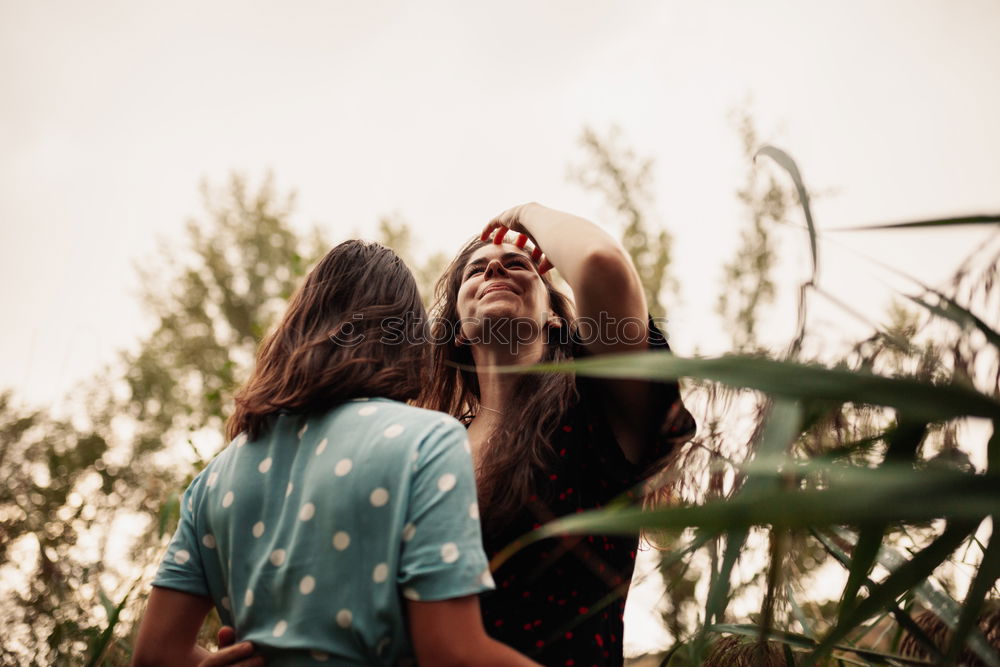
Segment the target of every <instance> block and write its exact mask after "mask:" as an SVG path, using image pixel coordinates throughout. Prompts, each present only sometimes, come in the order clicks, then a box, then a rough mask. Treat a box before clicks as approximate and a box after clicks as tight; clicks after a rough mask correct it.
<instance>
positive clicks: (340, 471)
mask: <svg viewBox="0 0 1000 667" xmlns="http://www.w3.org/2000/svg"><path fill="white" fill-rule="evenodd" d="M353 467H354V463H353V462H352V461H351V459H340V460H339V461H337V465H335V466H334V467H333V474H334V475H336V476H337V477H343V476H344V475H346V474H347V473H349V472H351V468H353Z"/></svg>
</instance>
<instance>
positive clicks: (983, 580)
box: [944, 516, 1000, 664]
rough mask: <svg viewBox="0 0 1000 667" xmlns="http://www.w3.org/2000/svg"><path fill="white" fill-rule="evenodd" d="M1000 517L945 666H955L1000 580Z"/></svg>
mask: <svg viewBox="0 0 1000 667" xmlns="http://www.w3.org/2000/svg"><path fill="white" fill-rule="evenodd" d="M998 519H1000V516H994V517H993V535H991V536H990V544H989V546H988V547H986V551H985V552H983V561H982V563H980V564H979V570H978V571H977V572H976V576H975V578H974V579H973V580H972V585H971V586H969V593H968V595H966V596H965V603H964V604H963V605H962V614H961V616H959V617H958V625H957V626H956V627H955V636H954V637H953V638H952V640H951V644H950V645H949V646H948V652H947V653H946V654H945V659H944V662H945V664H953V663H955V662H957V661H958V655H959V653H961V652H962V647H963V646H965V641H966V639H967V638H968V636H969V633H970V632H971V631H972V629H973V628H974V627H976V626H977V625H978V622H979V612H980V610H982V608H983V600H984V599H985V598H986V595H987V594H988V593H989V592H990V589H991V588H993V583H994V582H995V581H996V580H997V579H998V578H1000V530H998V525H997V520H998Z"/></svg>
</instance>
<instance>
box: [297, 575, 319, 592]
mask: <svg viewBox="0 0 1000 667" xmlns="http://www.w3.org/2000/svg"><path fill="white" fill-rule="evenodd" d="M315 589H316V578H315V577H312V576H310V575H308V574H307V575H306V576H304V577H302V581H300V582H299V592H300V593H302V594H303V595H309V594H310V593H312V592H313V590H315Z"/></svg>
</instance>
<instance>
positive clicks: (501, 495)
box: [418, 239, 578, 528]
mask: <svg viewBox="0 0 1000 667" xmlns="http://www.w3.org/2000/svg"><path fill="white" fill-rule="evenodd" d="M484 245H487V244H486V243H484V242H483V241H480V240H479V239H474V240H472V241H470V242H468V243H467V244H466V245H465V246H464V247H463V248H462V250H461V251H460V252H459V253H458V256H456V257H455V259H454V260H452V262H451V264H450V265H449V266H448V268H447V269H445V272H444V274H443V275H442V276H441V278H440V279H439V280H438V283H437V286H436V288H435V303H434V306H433V308H432V309H431V312H432V313H433V315H434V331H433V332H432V334H431V339H432V341H433V345H432V346H431V350H432V351H431V357H432V360H433V361H432V378H431V381H430V382H429V383H428V384H427V386H426V387H425V389H424V391H423V392H422V393H421V396H420V398H419V399H418V402H419V403H420V404H421V405H422V406H424V407H427V408H430V409H433V410H439V411H441V412H447V413H448V414H450V415H452V416H454V417H457V418H459V419H462V420H463V421H468V420H469V419H471V418H472V417H474V416H475V414H476V413H477V412H478V410H479V381H478V378H477V377H476V372H475V371H474V370H470V369H472V368H474V366H475V361H474V360H473V358H472V350H471V349H470V347H469V345H467V344H465V345H458V346H456V345H455V334H456V333H457V332H458V331H459V319H460V318H459V315H458V291H459V288H460V287H461V285H462V274H463V270H464V268H465V265H466V264H468V262H469V257H471V256H472V253H474V252H475V251H476V250H477V249H478V248H481V247H482V246H484ZM541 279H542V282H543V283H544V285H545V289H546V291H547V292H548V296H549V307H550V308H551V310H552V313H553V315H555V316H556V317H558V318H559V320H560V321H561V331H560V330H555V329H553V328H551V327H549V326H548V325H547V326H546V327H545V329H544V330H543V332H542V335H543V336H545V342H546V344H545V349H544V351H543V352H542V359H541V360H542V361H562V360H565V359H571V358H572V357H573V349H574V343H573V342H572V341H573V338H574V337H573V336H571V335H569V333H570V332H571V331H572V327H573V326H574V320H575V314H574V309H573V305H572V302H571V301H570V300H569V298H567V297H566V295H564V294H563V293H562V292H560V291H559V290H558V289H556V287H555V285H553V283H552V281H551V280H550V279H549V278H548V276H545V275H543V276H541ZM556 334H557V335H556ZM514 395H515V396H531V400H530V401H526V402H525V403H524V404H523V405H519V406H518V410H519V412H518V419H517V420H510V419H508V420H501V423H499V424H497V426H496V427H495V429H494V431H493V432H492V433H491V434H490V436H489V438H488V442H487V444H486V445H484V446H485V447H487V450H486V451H485V452H484V453H483V456H480V457H479V463H478V465H477V467H476V481H477V487H478V493H479V504H480V507H481V508H482V511H483V514H484V516H486V517H487V518H488V519H489V521H487V522H486V524H484V525H486V526H493V527H494V528H498V527H499V526H501V525H503V523H504V521H505V519H509V518H511V517H512V516H513V515H514V514H515V512H516V511H517V510H518V509H519V508H521V507H523V506H524V504H525V503H527V502H528V501H529V499H530V498H531V496H532V495H534V494H536V493H538V489H539V488H544V487H543V485H541V484H540V483H539V481H540V479H541V476H542V475H543V474H546V473H547V472H548V470H549V467H550V465H551V464H552V460H553V458H554V452H553V451H552V445H551V439H552V434H553V432H554V431H555V430H556V429H557V428H559V426H560V424H562V419H563V416H564V415H565V414H566V412H567V411H568V410H569V408H570V407H571V406H572V405H573V403H574V402H575V401H576V400H577V399H578V395H577V392H576V383H575V378H574V376H573V375H572V374H570V373H544V374H534V373H532V374H524V375H521V376H519V377H518V379H517V386H516V387H515V389H514Z"/></svg>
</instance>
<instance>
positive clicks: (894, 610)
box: [810, 529, 944, 660]
mask: <svg viewBox="0 0 1000 667" xmlns="http://www.w3.org/2000/svg"><path fill="white" fill-rule="evenodd" d="M810 532H811V534H812V536H813V537H815V538H816V540H817V541H818V542H819V543H820V544H822V545H823V548H824V549H826V551H827V553H829V554H830V555H831V556H833V557H834V558H836V559H837V560H838V561H840V564H841V565H843V566H844V567H845V568H848V567H850V565H851V558H850V556H848V555H847V553H845V552H844V550H843V549H841V548H840V547H839V546H837V544H836V543H834V541H833V540H832V539H830V538H829V537H827V536H826V535H824V534H823V533H821V532H819V531H818V530H816V529H813V530H812V531H810ZM834 532H836V531H834ZM838 537H840V539H842V540H844V541H846V542H852V541H853V539H849V538H847V537H845V536H843V535H839V536H838ZM864 585H865V588H866V589H868V590H872V589H873V588H874V587H875V582H874V581H872V580H871V579H868V578H867V577H866V578H865V581H864ZM888 610H889V613H890V614H892V617H893V618H894V619H895V620H896V623H898V624H899V627H900V628H902V629H904V630H906V632H908V633H910V635H912V636H913V637H914V638H915V639H916V640H917V641H919V642H920V643H921V644H923V646H924V648H926V649H927V651H929V652H930V654H931V656H933V657H934V659H936V660H939V659H941V658H943V657H944V653H943V652H942V651H941V649H939V648H938V646H937V644H935V643H934V640H932V639H931V638H930V637H929V636H928V635H927V633H926V632H924V629H923V628H921V627H920V626H919V625H917V623H916V621H914V620H913V618H912V617H911V616H910V615H909V614H908V613H906V611H905V610H903V608H902V607H900V606H899V605H898V604H896V603H893V604H891V605H890V606H889V607H888Z"/></svg>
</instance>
